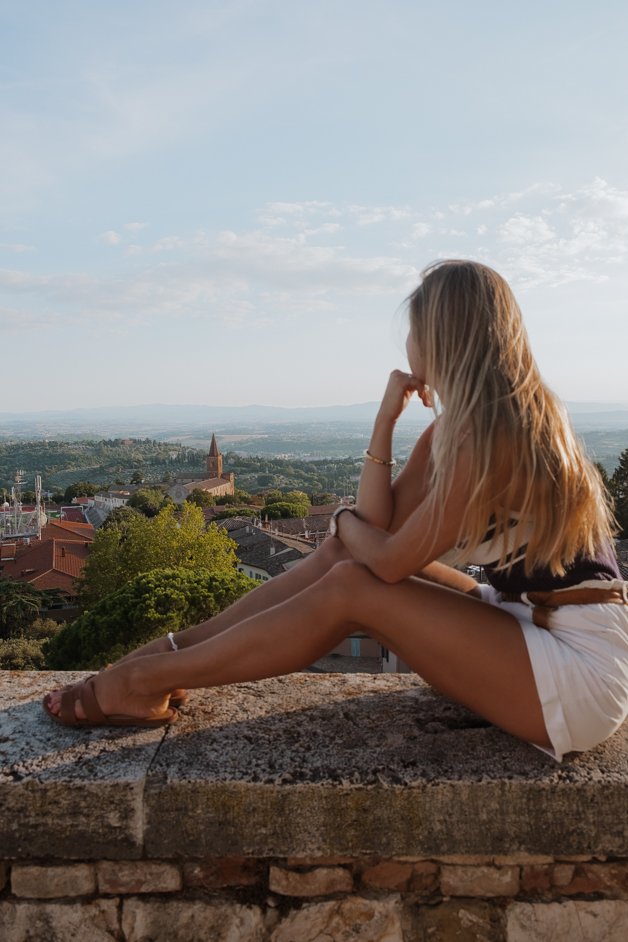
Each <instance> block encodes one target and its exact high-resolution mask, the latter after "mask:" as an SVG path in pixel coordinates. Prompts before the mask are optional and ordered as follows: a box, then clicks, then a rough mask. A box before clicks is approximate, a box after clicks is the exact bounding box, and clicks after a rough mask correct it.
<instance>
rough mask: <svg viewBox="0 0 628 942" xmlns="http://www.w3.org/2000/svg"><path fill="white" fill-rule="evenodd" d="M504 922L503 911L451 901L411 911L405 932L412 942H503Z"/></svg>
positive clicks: (408, 910) (409, 908) (405, 922)
mask: <svg viewBox="0 0 628 942" xmlns="http://www.w3.org/2000/svg"><path fill="white" fill-rule="evenodd" d="M502 922H503V919H502V915H501V913H500V912H499V910H498V909H496V907H494V906H491V905H490V904H489V903H483V902H480V901H479V900H478V901H477V902H476V901H473V902H467V901H465V902H464V903H461V902H458V901H455V900H449V901H447V902H445V903H441V904H440V905H439V906H416V907H415V906H409V907H407V908H406V916H405V918H404V928H405V929H406V936H405V937H406V939H408V940H410V939H411V940H412V942H503V939H504V934H503V927H502ZM572 942H573V940H572Z"/></svg>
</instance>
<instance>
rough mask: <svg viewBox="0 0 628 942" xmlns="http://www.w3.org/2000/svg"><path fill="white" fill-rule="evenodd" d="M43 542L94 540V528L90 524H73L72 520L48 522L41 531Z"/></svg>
mask: <svg viewBox="0 0 628 942" xmlns="http://www.w3.org/2000/svg"><path fill="white" fill-rule="evenodd" d="M41 538H42V541H44V540H53V539H60V540H83V541H84V540H89V541H90V542H91V541H92V540H93V539H94V528H93V526H92V525H91V523H75V522H74V521H73V520H49V521H48V523H47V524H46V526H45V527H42V531H41Z"/></svg>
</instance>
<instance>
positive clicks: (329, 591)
mask: <svg viewBox="0 0 628 942" xmlns="http://www.w3.org/2000/svg"><path fill="white" fill-rule="evenodd" d="M372 578H373V575H372V573H371V572H370V570H369V569H368V568H367V567H366V566H364V565H363V564H362V563H358V562H356V561H355V559H351V558H348V559H340V560H339V561H338V562H336V563H335V564H334V565H333V566H332V567H331V569H329V570H328V572H327V573H326V574H325V575H324V576H323V577H322V579H321V580H320V586H321V589H322V590H323V592H324V593H325V596H326V598H327V600H328V602H329V604H330V605H333V607H334V612H336V613H338V614H339V615H340V616H342V617H346V618H350V617H351V611H352V602H353V601H354V600H355V598H356V593H358V592H359V591H360V588H363V587H364V584H365V582H366V581H368V580H369V579H372Z"/></svg>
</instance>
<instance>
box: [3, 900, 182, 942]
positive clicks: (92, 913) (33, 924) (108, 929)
mask: <svg viewBox="0 0 628 942" xmlns="http://www.w3.org/2000/svg"><path fill="white" fill-rule="evenodd" d="M118 938H119V934H118V903H117V900H113V899H95V900H90V901H88V900H85V901H84V902H81V903H76V902H75V903H70V904H68V903H50V902H40V901H39V900H38V901H37V902H32V903H26V902H21V901H17V900H5V901H3V902H1V903H0V939H2V942H24V940H25V939H28V942H60V940H66V939H73V940H76V942H78V940H83V939H89V942H114V939H118ZM171 942H173V940H171Z"/></svg>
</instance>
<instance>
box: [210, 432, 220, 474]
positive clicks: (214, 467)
mask: <svg viewBox="0 0 628 942" xmlns="http://www.w3.org/2000/svg"><path fill="white" fill-rule="evenodd" d="M207 474H208V475H209V477H210V478H221V477H222V455H221V454H220V452H219V451H218V445H217V443H216V435H215V434H214V433H213V432H212V442H211V445H210V446H209V452H208V454H207Z"/></svg>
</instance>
